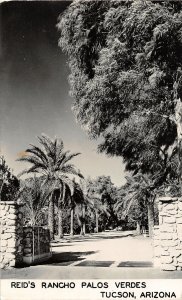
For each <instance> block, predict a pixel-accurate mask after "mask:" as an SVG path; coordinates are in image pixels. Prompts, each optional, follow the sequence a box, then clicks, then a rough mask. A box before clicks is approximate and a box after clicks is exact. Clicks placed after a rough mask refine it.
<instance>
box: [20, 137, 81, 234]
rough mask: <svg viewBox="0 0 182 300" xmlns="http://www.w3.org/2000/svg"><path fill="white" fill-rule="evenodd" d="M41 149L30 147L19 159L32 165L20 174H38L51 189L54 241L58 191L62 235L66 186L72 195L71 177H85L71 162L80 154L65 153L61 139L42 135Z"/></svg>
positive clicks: (50, 226)
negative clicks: (62, 214)
mask: <svg viewBox="0 0 182 300" xmlns="http://www.w3.org/2000/svg"><path fill="white" fill-rule="evenodd" d="M38 141H39V143H40V144H41V147H38V146H35V145H30V146H31V148H29V149H26V150H25V152H24V156H23V157H21V158H19V159H18V160H19V161H23V162H28V163H30V164H31V167H30V168H29V169H25V170H23V171H22V172H21V174H19V176H21V175H23V174H30V173H38V174H41V175H42V177H43V178H44V184H45V185H47V186H48V187H49V191H50V198H49V216H48V219H49V228H50V233H51V238H52V239H54V203H55V197H56V195H57V193H56V191H57V190H60V197H59V201H58V211H59V212H58V217H59V234H60V235H61V231H62V228H60V226H61V223H62V222H61V217H62V216H61V203H62V202H63V201H64V199H65V190H66V185H67V186H69V188H70V190H71V194H72V193H73V190H72V184H71V182H72V181H71V179H70V175H76V176H79V177H81V178H82V177H83V176H82V175H81V173H80V172H79V170H77V169H76V168H75V166H74V165H73V164H70V160H71V159H73V158H74V157H75V156H77V155H79V154H80V153H70V151H64V144H63V141H62V140H61V139H57V138H55V139H54V140H51V138H50V137H48V136H46V135H44V134H43V135H42V136H41V137H38Z"/></svg>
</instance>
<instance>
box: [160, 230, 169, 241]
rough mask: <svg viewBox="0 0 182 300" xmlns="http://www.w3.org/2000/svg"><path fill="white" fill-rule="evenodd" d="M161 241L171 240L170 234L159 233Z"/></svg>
mask: <svg viewBox="0 0 182 300" xmlns="http://www.w3.org/2000/svg"><path fill="white" fill-rule="evenodd" d="M160 239H161V240H172V234H171V233H168V232H163V233H160Z"/></svg>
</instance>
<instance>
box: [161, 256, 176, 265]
mask: <svg viewBox="0 0 182 300" xmlns="http://www.w3.org/2000/svg"><path fill="white" fill-rule="evenodd" d="M172 262H173V259H172V257H171V256H161V263H162V264H171V263H172Z"/></svg>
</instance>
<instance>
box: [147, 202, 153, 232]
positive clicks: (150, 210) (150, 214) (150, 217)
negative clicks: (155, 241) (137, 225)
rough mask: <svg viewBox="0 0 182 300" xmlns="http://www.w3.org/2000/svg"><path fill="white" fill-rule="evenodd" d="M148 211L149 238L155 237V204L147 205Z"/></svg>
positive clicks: (149, 203)
mask: <svg viewBox="0 0 182 300" xmlns="http://www.w3.org/2000/svg"><path fill="white" fill-rule="evenodd" d="M147 210H148V229H149V236H150V237H152V236H153V227H154V204H153V203H151V202H148V204H147Z"/></svg>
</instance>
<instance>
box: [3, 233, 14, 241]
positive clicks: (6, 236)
mask: <svg viewBox="0 0 182 300" xmlns="http://www.w3.org/2000/svg"><path fill="white" fill-rule="evenodd" d="M11 237H12V234H11V233H4V234H2V236H1V239H2V240H7V239H10V238H11Z"/></svg>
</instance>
